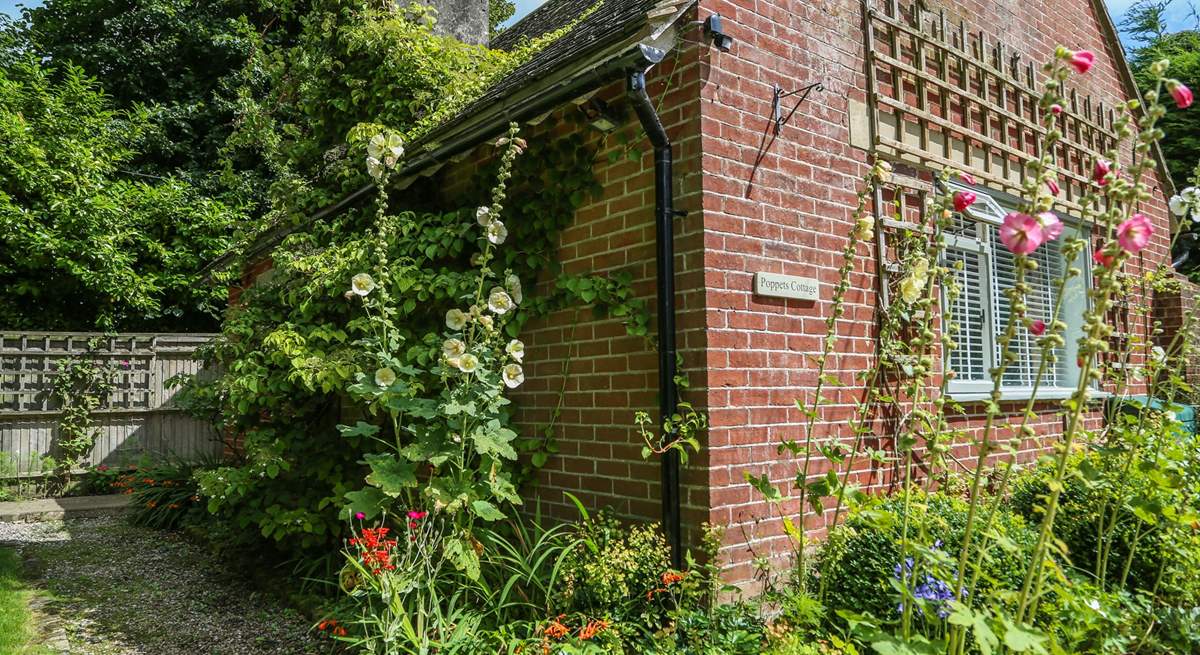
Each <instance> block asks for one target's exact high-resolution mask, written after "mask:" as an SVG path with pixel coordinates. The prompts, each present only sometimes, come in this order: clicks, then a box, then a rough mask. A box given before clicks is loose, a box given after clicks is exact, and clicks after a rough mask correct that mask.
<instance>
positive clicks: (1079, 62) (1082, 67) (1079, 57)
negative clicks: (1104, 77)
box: [1067, 50, 1096, 75]
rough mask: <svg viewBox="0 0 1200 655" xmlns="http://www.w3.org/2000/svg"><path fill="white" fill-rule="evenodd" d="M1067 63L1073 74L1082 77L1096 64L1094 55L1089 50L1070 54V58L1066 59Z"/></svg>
mask: <svg viewBox="0 0 1200 655" xmlns="http://www.w3.org/2000/svg"><path fill="white" fill-rule="evenodd" d="M1067 63H1069V64H1071V67H1073V68H1074V69H1075V72H1077V73H1079V74H1080V75H1083V74H1084V73H1086V72H1088V71H1089V70H1091V69H1092V65H1093V64H1095V63H1096V55H1094V54H1092V52H1091V51H1090V50H1079V51H1078V52H1072V53H1071V56H1070V57H1069V58H1068V59H1067Z"/></svg>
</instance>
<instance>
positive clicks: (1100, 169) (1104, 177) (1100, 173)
mask: <svg viewBox="0 0 1200 655" xmlns="http://www.w3.org/2000/svg"><path fill="white" fill-rule="evenodd" d="M1111 172H1112V162H1109V161H1108V160H1105V159H1097V160H1096V168H1095V170H1094V171H1092V179H1094V180H1096V183H1097V184H1099V185H1100V186H1107V185H1108V174H1109V173H1111Z"/></svg>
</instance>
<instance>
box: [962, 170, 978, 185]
mask: <svg viewBox="0 0 1200 655" xmlns="http://www.w3.org/2000/svg"><path fill="white" fill-rule="evenodd" d="M958 179H960V180H962V183H963V184H970V185H971V186H975V176H974V175H971V174H970V173H959V174H958Z"/></svg>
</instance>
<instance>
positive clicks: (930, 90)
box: [864, 0, 1116, 214]
mask: <svg viewBox="0 0 1200 655" xmlns="http://www.w3.org/2000/svg"><path fill="white" fill-rule="evenodd" d="M864 11H865V12H866V26H867V29H866V59H867V103H868V113H869V116H868V120H869V121H870V135H871V139H872V141H873V143H872V144H871V147H872V149H873V150H874V151H875V152H877V153H880V154H882V155H884V156H885V157H889V158H891V159H894V160H896V161H899V162H904V163H908V164H911V165H913V166H917V167H920V168H924V169H928V170H938V169H942V168H944V167H953V168H957V169H959V170H962V171H965V172H968V173H971V174H972V175H974V176H975V177H976V178H977V179H978V180H979V181H980V182H981V183H983V184H986V185H987V186H989V187H992V188H995V189H999V190H1003V191H1007V192H1011V193H1017V192H1019V191H1020V189H1021V184H1022V182H1023V181H1024V179H1025V176H1026V169H1025V163H1026V162H1027V161H1029V160H1031V159H1036V158H1037V157H1039V156H1040V153H1039V152H1038V149H1039V144H1040V142H1041V138H1042V136H1043V135H1044V134H1045V128H1043V127H1042V125H1041V120H1042V115H1041V109H1040V108H1039V106H1038V102H1039V100H1040V98H1041V95H1042V89H1041V78H1040V76H1039V74H1038V72H1040V68H1035V66H1034V64H1033V63H1032V62H1025V61H1023V60H1022V56H1021V55H1020V54H1019V53H1015V52H1011V51H1010V50H1009V49H1008V48H1006V47H1005V45H1004V44H1003V43H1001V42H994V43H993V42H992V41H991V40H990V38H989V36H988V35H987V34H986V33H985V32H983V31H978V32H973V31H969V30H968V28H967V25H966V23H965V22H961V21H960V22H958V24H957V25H954V26H951V24H950V22H949V20H948V19H947V17H946V14H945V12H944V11H941V12H930V11H925V10H923V9H921V8H919V7H915V6H914V7H909V8H907V9H902V8H901V6H900V3H899V2H898V1H897V0H885V2H884V7H883V9H882V10H880V9H876V8H874V7H872V6H871V0H866V1H865V2H864ZM1035 71H1038V72H1035ZM1114 120H1115V113H1114V111H1113V109H1112V108H1110V107H1106V106H1105V105H1104V103H1103V102H1095V101H1093V100H1092V98H1091V97H1090V96H1082V97H1081V96H1080V95H1079V94H1078V93H1076V92H1075V91H1073V90H1072V91H1071V92H1070V93H1069V94H1068V96H1067V102H1066V106H1065V107H1064V111H1063V112H1062V113H1061V114H1060V115H1059V116H1058V121H1059V129H1060V130H1061V131H1062V134H1063V139H1062V141H1061V142H1060V143H1059V144H1058V145H1057V146H1056V152H1055V153H1054V154H1055V158H1056V159H1057V164H1058V169H1059V185H1060V186H1061V188H1062V194H1061V195H1060V196H1059V201H1060V205H1061V208H1062V209H1063V210H1065V211H1067V212H1068V213H1075V214H1078V213H1080V210H1082V206H1081V204H1080V202H1081V199H1082V197H1083V195H1084V193H1085V189H1086V187H1087V186H1088V185H1089V184H1091V183H1092V182H1091V179H1092V170H1093V168H1094V166H1095V161H1096V159H1098V158H1100V157H1102V155H1103V153H1104V152H1105V151H1106V150H1108V149H1109V148H1111V147H1112V146H1113V144H1114V143H1115V141H1116V134H1115V131H1114V128H1113V122H1114Z"/></svg>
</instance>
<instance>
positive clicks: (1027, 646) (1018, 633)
mask: <svg viewBox="0 0 1200 655" xmlns="http://www.w3.org/2000/svg"><path fill="white" fill-rule="evenodd" d="M1001 618H1002V620H1003V621H1004V645H1005V646H1006V647H1007V648H1008V649H1009V650H1011V651H1013V652H1014V653H1024V652H1026V651H1028V652H1033V653H1045V652H1046V649H1045V648H1044V647H1043V646H1042V642H1044V641H1046V636H1045V635H1043V634H1042V633H1040V632H1038V631H1036V630H1034V629H1033V628H1030V627H1026V626H1025V625H1024V624H1020V623H1014V622H1013V621H1012V619H1009V618H1008V617H1007V616H1005V617H1001Z"/></svg>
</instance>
